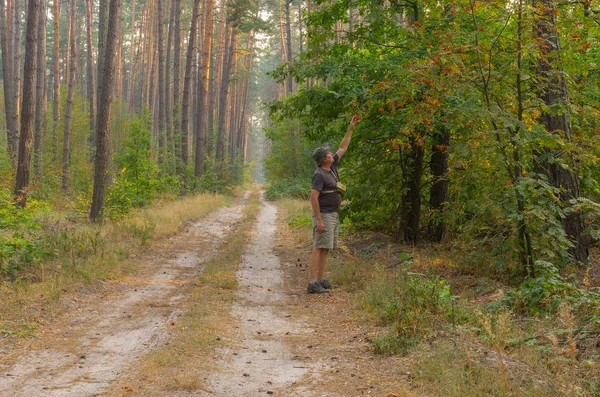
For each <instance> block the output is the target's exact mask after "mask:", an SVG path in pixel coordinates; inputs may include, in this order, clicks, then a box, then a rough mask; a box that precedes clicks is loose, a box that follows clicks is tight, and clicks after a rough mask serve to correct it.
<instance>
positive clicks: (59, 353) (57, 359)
mask: <svg viewBox="0 0 600 397" xmlns="http://www.w3.org/2000/svg"><path fill="white" fill-rule="evenodd" d="M247 197H248V195H247V196H246V197H245V198H247ZM244 202H245V200H242V201H240V202H237V203H236V204H235V205H232V206H231V207H226V208H222V209H220V210H218V211H215V212H213V213H211V214H209V215H208V216H206V217H204V218H202V219H201V220H199V221H197V222H196V223H194V224H193V225H191V226H190V227H188V230H187V232H186V233H182V234H179V235H177V236H175V237H173V238H172V239H171V244H170V245H171V249H170V250H169V251H168V252H159V253H157V257H156V259H154V260H153V261H151V262H149V263H148V264H147V265H146V271H142V276H140V277H138V278H135V279H128V280H123V281H121V282H119V283H118V284H119V285H116V286H114V290H116V291H112V294H108V296H106V297H105V298H104V299H103V297H100V296H97V297H95V299H97V301H96V302H95V304H94V302H93V300H91V302H90V304H85V305H81V307H78V308H75V309H74V310H73V311H74V313H72V315H71V316H69V318H68V319H67V320H66V321H68V322H69V326H68V327H66V329H67V331H65V332H63V333H62V335H61V336H60V338H58V339H56V340H55V341H54V343H52V344H49V345H47V346H45V347H41V348H38V349H36V350H31V351H29V352H28V353H27V354H26V355H23V356H21V357H19V359H18V360H17V361H16V363H15V364H14V365H13V366H12V367H11V368H9V369H8V370H6V371H5V372H4V373H3V374H0V396H3V397H13V396H14V397H21V396H48V397H66V396H77V397H84V396H97V395H102V394H103V390H104V389H105V388H106V387H107V386H108V385H109V384H110V383H111V382H113V381H114V380H115V379H116V378H117V377H118V376H119V375H120V374H121V373H124V372H126V371H127V369H128V368H129V367H130V366H131V365H132V364H133V363H134V362H135V361H136V360H137V359H138V358H139V357H140V356H141V355H143V354H144V353H146V352H148V351H150V350H151V349H152V348H153V347H154V346H156V345H157V344H158V343H160V342H161V341H162V340H165V339H166V338H168V336H169V326H171V324H172V323H173V319H174V318H176V316H177V314H178V313H177V310H176V305H175V304H176V303H177V301H178V300H179V299H181V295H178V294H179V291H178V288H177V287H178V286H180V285H184V284H186V283H193V282H194V279H195V278H196V277H197V276H198V274H199V273H200V272H201V271H202V263H203V261H204V260H206V259H207V258H208V257H209V256H210V253H211V252H212V251H214V250H215V249H216V248H217V247H218V246H219V245H220V244H221V242H223V240H224V239H225V237H226V236H227V235H228V234H229V233H230V232H231V231H232V230H233V227H234V226H235V224H236V222H237V221H238V220H239V219H240V218H241V216H242V215H241V209H242V208H243V205H244ZM165 256H166V257H167V258H163V257H165ZM168 258H170V259H168ZM143 273H147V276H143Z"/></svg>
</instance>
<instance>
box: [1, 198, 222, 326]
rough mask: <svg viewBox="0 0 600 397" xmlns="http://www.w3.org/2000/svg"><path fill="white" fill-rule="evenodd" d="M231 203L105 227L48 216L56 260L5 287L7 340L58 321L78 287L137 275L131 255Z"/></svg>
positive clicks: (164, 211) (202, 204)
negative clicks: (43, 320)
mask: <svg viewBox="0 0 600 397" xmlns="http://www.w3.org/2000/svg"><path fill="white" fill-rule="evenodd" d="M229 201H230V199H229V198H226V197H224V196H220V195H211V194H202V195H197V196H192V197H185V198H182V199H180V200H176V201H170V202H162V203H157V204H155V205H152V206H150V207H148V208H144V209H140V210H137V211H135V212H133V213H131V214H130V215H129V216H127V217H126V218H124V219H122V220H120V221H118V222H110V221H107V222H105V223H104V224H103V225H94V224H90V223H89V222H88V221H87V220H76V219H75V218H73V217H72V216H71V214H67V213H57V212H47V213H44V214H43V215H42V216H41V217H40V219H39V221H40V222H41V223H42V225H43V228H42V230H43V231H44V232H45V237H44V238H45V240H46V242H47V243H48V244H49V245H50V247H52V249H53V251H54V252H55V258H54V259H53V260H51V261H47V262H44V263H41V264H40V265H38V266H36V267H33V268H28V269H25V270H24V272H23V273H22V275H21V277H20V278H19V279H17V280H16V281H14V282H4V283H0V318H2V320H3V321H2V329H3V331H4V332H3V334H4V335H5V336H6V335H9V336H19V335H22V332H20V331H19V330H20V325H21V324H32V325H34V324H33V323H35V321H37V319H38V318H39V316H40V313H44V315H45V316H50V317H53V316H55V315H57V314H58V313H59V312H60V306H59V305H58V302H59V298H60V297H61V295H63V294H65V293H67V292H69V291H71V290H72V289H74V288H75V287H76V286H78V285H81V284H90V283H93V282H94V281H97V280H106V279H115V278H121V277H123V276H126V275H129V274H132V273H134V272H135V270H136V269H137V264H136V262H135V261H133V260H131V259H130V256H131V255H133V254H136V253H138V252H139V251H140V250H141V249H146V248H144V246H147V245H151V244H155V243H157V242H159V241H161V240H162V239H163V238H165V237H168V236H170V235H173V234H175V233H177V231H178V230H179V229H180V227H181V226H182V224H183V223H184V222H185V221H186V220H189V219H195V218H200V217H202V216H204V215H206V214H207V213H208V212H211V211H213V210H215V209H217V208H219V207H221V206H223V205H226V204H227V203H228V202H229Z"/></svg>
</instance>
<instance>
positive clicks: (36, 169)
mask: <svg viewBox="0 0 600 397" xmlns="http://www.w3.org/2000/svg"><path fill="white" fill-rule="evenodd" d="M39 12H40V15H39V16H38V44H37V57H36V58H37V59H36V66H37V73H36V74H37V76H36V93H35V100H36V102H35V136H34V139H33V175H34V177H35V178H36V179H37V180H39V179H40V177H41V173H42V139H43V137H44V134H45V130H46V123H45V117H44V116H45V110H46V15H47V8H46V3H45V2H44V3H42V4H41V5H40V10H39Z"/></svg>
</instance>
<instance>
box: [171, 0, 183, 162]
mask: <svg viewBox="0 0 600 397" xmlns="http://www.w3.org/2000/svg"><path fill="white" fill-rule="evenodd" d="M173 14H174V15H173V18H174V20H173V35H174V37H173V116H172V117H173V128H174V131H176V133H175V134H173V143H174V144H175V142H176V139H177V138H179V135H180V134H181V130H180V129H179V122H180V120H179V117H180V116H179V113H180V112H181V109H180V103H179V101H180V99H179V97H180V90H181V77H180V76H181V0H173ZM179 144H180V142H178V143H177V145H178V146H179ZM181 150H183V149H182V148H181V147H180V148H179V151H178V153H181ZM173 154H176V153H173Z"/></svg>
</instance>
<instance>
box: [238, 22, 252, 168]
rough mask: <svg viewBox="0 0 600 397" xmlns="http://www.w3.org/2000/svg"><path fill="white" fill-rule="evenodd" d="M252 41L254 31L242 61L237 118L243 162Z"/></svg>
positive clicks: (243, 159)
mask: <svg viewBox="0 0 600 397" xmlns="http://www.w3.org/2000/svg"><path fill="white" fill-rule="evenodd" d="M254 42H255V35H254V32H253V33H252V34H251V35H250V37H249V38H248V45H247V46H246V48H247V49H248V55H246V58H245V61H244V69H245V76H244V78H243V80H242V82H243V84H242V97H241V106H242V110H241V112H240V118H239V124H238V126H237V128H238V133H237V136H238V142H237V147H238V150H239V152H240V155H241V160H242V162H243V163H245V162H246V141H247V136H246V134H247V128H246V127H247V125H248V120H247V118H248V115H247V108H248V91H249V85H250V84H249V78H250V75H251V71H252V61H253V58H254Z"/></svg>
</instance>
